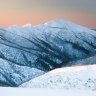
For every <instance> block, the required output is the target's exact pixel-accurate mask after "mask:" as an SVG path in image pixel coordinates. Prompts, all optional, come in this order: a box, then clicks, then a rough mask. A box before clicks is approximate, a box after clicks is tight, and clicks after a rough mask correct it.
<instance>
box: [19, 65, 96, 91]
mask: <svg viewBox="0 0 96 96" xmlns="http://www.w3.org/2000/svg"><path fill="white" fill-rule="evenodd" d="M77 69H78V70H77ZM62 70H64V71H62ZM60 71H61V72H60ZM20 87H27V88H62V89H90V90H96V65H89V66H82V67H80V66H79V67H72V68H71V67H70V68H69V67H68V68H62V69H61V68H60V69H56V70H53V71H51V72H49V73H47V74H45V75H42V76H40V77H37V78H35V79H32V80H31V81H29V82H26V83H24V84H23V85H21V86H20Z"/></svg>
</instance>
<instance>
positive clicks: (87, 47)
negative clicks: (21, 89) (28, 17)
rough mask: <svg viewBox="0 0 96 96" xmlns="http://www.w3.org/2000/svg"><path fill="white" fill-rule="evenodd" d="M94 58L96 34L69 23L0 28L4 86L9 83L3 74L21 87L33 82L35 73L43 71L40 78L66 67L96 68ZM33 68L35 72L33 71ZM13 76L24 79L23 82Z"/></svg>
mask: <svg viewBox="0 0 96 96" xmlns="http://www.w3.org/2000/svg"><path fill="white" fill-rule="evenodd" d="M95 57H96V32H95V31H93V30H90V29H88V28H85V27H83V26H80V25H77V24H74V23H71V22H69V21H65V20H53V21H50V22H47V23H45V24H41V25H36V26H33V25H31V24H27V25H24V26H18V25H14V26H10V27H6V28H0V63H2V64H1V65H0V74H1V75H0V76H1V77H0V80H1V81H0V82H1V83H6V82H5V81H3V80H5V79H2V74H3V77H4V78H9V77H10V76H12V78H14V79H10V80H11V82H13V83H14V82H15V83H16V85H19V84H21V83H23V82H25V81H27V80H29V79H31V78H33V77H34V73H36V74H37V75H38V71H40V70H42V71H40V74H39V75H42V74H44V72H43V71H45V72H48V71H50V70H52V69H55V68H60V67H64V66H74V65H75V66H77V65H80V64H96V59H95ZM2 60H3V61H2ZM3 65H4V66H3ZM8 66H9V67H8ZM12 66H14V68H13V67H12ZM17 66H18V67H17ZM7 67H8V68H9V69H7ZM15 67H16V68H15ZM19 68H20V69H21V71H20V70H19ZM33 68H35V69H36V71H35V72H33V71H31V70H33ZM37 69H38V70H37ZM6 70H7V71H6ZM11 70H13V71H14V72H13V71H11ZM22 70H23V72H22ZM25 70H26V73H25ZM10 72H11V73H10ZM16 72H18V74H17V73H16ZM20 72H21V73H22V74H23V75H24V78H25V79H24V78H23V77H22V76H21V75H20V74H21V73H20ZM32 72H33V73H32ZM4 74H5V75H4ZM10 74H11V75H10ZM14 74H17V75H18V76H21V77H20V78H19V79H20V82H19V79H17V77H16V76H17V75H14ZM29 75H30V76H29ZM37 75H36V76H37ZM26 76H29V77H30V78H29V77H28V78H27V77H26ZM15 78H16V79H15ZM7 80H8V79H7ZM14 80H17V81H14ZM8 82H9V81H8ZM18 82H19V83H18Z"/></svg>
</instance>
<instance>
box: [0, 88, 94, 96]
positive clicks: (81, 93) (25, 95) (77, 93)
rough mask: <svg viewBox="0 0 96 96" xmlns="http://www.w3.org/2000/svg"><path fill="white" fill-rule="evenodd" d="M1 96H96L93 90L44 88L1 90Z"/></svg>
mask: <svg viewBox="0 0 96 96" xmlns="http://www.w3.org/2000/svg"><path fill="white" fill-rule="evenodd" d="M0 95H1V96H29V95H30V96H96V92H95V91H91V90H72V89H71V90H64V89H44V88H41V89H39V88H0Z"/></svg>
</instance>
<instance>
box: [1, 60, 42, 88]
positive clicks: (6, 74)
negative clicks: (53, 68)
mask: <svg viewBox="0 0 96 96" xmlns="http://www.w3.org/2000/svg"><path fill="white" fill-rule="evenodd" d="M42 74H44V72H43V71H40V70H38V69H35V68H29V67H25V66H19V65H16V64H15V63H12V62H9V61H7V60H3V59H0V86H11V87H17V86H19V85H20V84H22V83H23V82H26V81H28V80H30V79H32V78H35V77H38V76H40V75H42Z"/></svg>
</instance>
